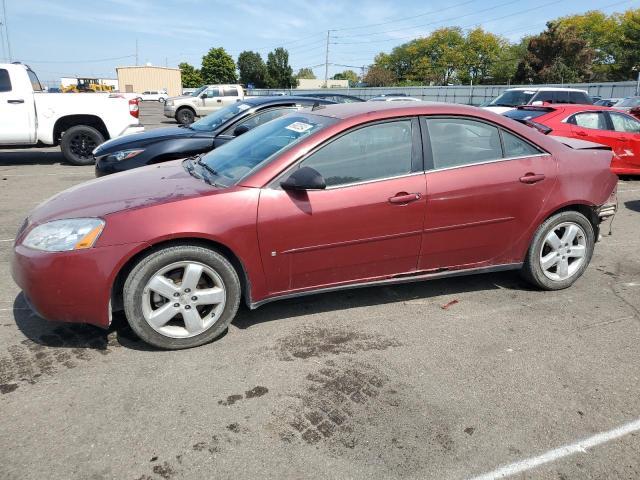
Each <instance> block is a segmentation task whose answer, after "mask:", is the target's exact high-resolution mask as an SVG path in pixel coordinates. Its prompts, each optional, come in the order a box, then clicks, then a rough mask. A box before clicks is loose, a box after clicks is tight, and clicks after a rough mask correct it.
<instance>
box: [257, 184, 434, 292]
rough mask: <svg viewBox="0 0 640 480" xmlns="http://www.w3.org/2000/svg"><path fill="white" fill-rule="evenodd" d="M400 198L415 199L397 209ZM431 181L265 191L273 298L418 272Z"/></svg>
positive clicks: (266, 256)
mask: <svg viewBox="0 0 640 480" xmlns="http://www.w3.org/2000/svg"><path fill="white" fill-rule="evenodd" d="M398 193H404V194H407V193H414V194H418V195H419V198H418V199H416V201H413V202H410V203H398V204H394V203H392V202H391V201H390V199H391V198H393V197H395V196H397V195H398ZM425 193H426V188H425V180H424V174H423V173H418V174H414V175H410V176H406V177H402V178H396V179H389V180H383V181H380V182H372V183H367V184H362V185H354V186H348V187H344V188H336V189H328V190H319V191H308V192H300V193H292V192H287V191H284V190H280V189H265V190H263V192H262V194H261V196H260V205H259V208H258V237H259V239H260V252H261V255H262V258H263V264H264V268H265V272H267V276H268V283H269V288H270V290H271V292H272V293H277V292H282V291H287V290H296V289H304V288H309V287H320V286H327V285H333V284H337V283H342V282H349V281H356V280H365V279H371V278H376V277H384V276H388V275H394V274H399V273H405V272H411V271H415V270H416V267H417V259H418V250H419V247H420V242H421V236H422V226H423V221H424V211H425Z"/></svg>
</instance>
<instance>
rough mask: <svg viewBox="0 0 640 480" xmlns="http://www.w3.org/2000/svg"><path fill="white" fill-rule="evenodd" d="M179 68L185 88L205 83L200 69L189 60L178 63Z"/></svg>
mask: <svg viewBox="0 0 640 480" xmlns="http://www.w3.org/2000/svg"><path fill="white" fill-rule="evenodd" d="M178 68H179V69H180V76H181V77H182V87H183V88H197V87H199V86H200V85H202V84H203V83H204V82H203V81H202V75H201V74H200V70H198V69H197V68H195V67H193V66H192V65H189V64H188V63H187V62H182V63H181V64H180V65H178Z"/></svg>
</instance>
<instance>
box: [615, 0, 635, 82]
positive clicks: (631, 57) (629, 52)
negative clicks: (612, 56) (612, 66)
mask: <svg viewBox="0 0 640 480" xmlns="http://www.w3.org/2000/svg"><path fill="white" fill-rule="evenodd" d="M620 26H621V28H622V34H623V37H622V46H623V48H624V50H623V52H622V54H621V55H620V64H619V65H618V69H619V70H618V72H619V73H618V74H619V76H620V77H621V78H629V77H631V76H635V75H637V74H638V71H637V69H638V68H640V9H636V10H627V11H626V12H625V13H624V14H623V15H621V16H620Z"/></svg>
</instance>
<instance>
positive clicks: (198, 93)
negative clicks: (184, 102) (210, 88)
mask: <svg viewBox="0 0 640 480" xmlns="http://www.w3.org/2000/svg"><path fill="white" fill-rule="evenodd" d="M206 88H207V86H206V85H203V86H201V87H200V88H198V89H197V90H194V91H193V92H191V93H189V94H188V95H191V96H192V97H197V96H198V95H200V94H201V93H202V92H203V91H204V90H205V89H206Z"/></svg>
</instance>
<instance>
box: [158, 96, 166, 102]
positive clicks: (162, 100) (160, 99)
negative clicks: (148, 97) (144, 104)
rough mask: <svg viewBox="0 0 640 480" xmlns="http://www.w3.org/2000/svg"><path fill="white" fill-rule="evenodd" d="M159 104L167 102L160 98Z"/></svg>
mask: <svg viewBox="0 0 640 480" xmlns="http://www.w3.org/2000/svg"><path fill="white" fill-rule="evenodd" d="M158 102H160V103H164V102H166V100H165V99H164V98H162V97H160V98H159V99H158Z"/></svg>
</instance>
